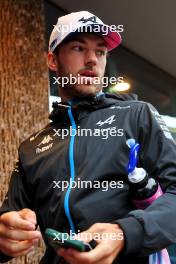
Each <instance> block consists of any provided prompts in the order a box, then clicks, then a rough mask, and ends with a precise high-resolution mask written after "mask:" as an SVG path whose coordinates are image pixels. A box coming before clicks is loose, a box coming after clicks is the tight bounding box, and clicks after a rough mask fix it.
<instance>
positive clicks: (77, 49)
mask: <svg viewBox="0 0 176 264" xmlns="http://www.w3.org/2000/svg"><path fill="white" fill-rule="evenodd" d="M72 50H75V51H83V50H84V48H83V47H82V46H80V45H75V46H73V47H72Z"/></svg>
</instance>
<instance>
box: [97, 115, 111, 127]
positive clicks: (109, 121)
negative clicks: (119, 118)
mask: <svg viewBox="0 0 176 264" xmlns="http://www.w3.org/2000/svg"><path fill="white" fill-rule="evenodd" d="M115 120H116V119H115V115H112V116H110V117H108V119H106V120H105V121H101V120H100V121H98V122H97V123H96V125H98V126H103V125H104V124H109V125H111V124H112V123H113V122H114V121H115Z"/></svg>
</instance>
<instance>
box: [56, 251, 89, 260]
mask: <svg viewBox="0 0 176 264" xmlns="http://www.w3.org/2000/svg"><path fill="white" fill-rule="evenodd" d="M68 251H69V252H68ZM57 253H58V254H59V255H60V256H61V257H63V258H64V259H65V260H66V262H68V263H69V264H78V262H77V260H75V259H74V258H73V257H72V254H71V253H70V249H64V248H60V249H59V250H58V251H57ZM84 263H86V262H84ZM79 264H81V263H80V262H79Z"/></svg>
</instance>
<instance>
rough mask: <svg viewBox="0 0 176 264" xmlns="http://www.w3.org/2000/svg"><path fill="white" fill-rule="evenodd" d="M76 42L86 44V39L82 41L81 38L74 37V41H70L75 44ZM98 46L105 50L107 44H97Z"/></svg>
mask: <svg viewBox="0 0 176 264" xmlns="http://www.w3.org/2000/svg"><path fill="white" fill-rule="evenodd" d="M74 41H77V42H80V43H82V44H86V41H85V40H84V39H82V38H79V37H74V38H72V39H71V40H70V42H74ZM97 45H98V46H99V47H105V48H106V44H105V43H104V42H103V41H102V42H99V43H97Z"/></svg>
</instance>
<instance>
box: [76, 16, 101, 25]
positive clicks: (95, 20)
mask: <svg viewBox="0 0 176 264" xmlns="http://www.w3.org/2000/svg"><path fill="white" fill-rule="evenodd" d="M78 21H80V22H83V23H87V22H92V23H98V22H97V17H96V16H91V17H89V18H84V17H82V18H81V19H79V20H78Z"/></svg>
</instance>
